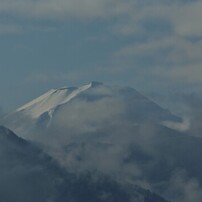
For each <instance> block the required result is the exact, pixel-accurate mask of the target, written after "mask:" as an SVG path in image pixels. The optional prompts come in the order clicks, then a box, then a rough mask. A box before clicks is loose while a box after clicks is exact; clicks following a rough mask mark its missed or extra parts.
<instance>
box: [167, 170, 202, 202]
mask: <svg viewBox="0 0 202 202" xmlns="http://www.w3.org/2000/svg"><path fill="white" fill-rule="evenodd" d="M169 183H170V186H169V187H168V190H167V194H168V195H169V196H173V198H171V200H173V201H178V202H190V201H195V202H200V201H201V197H202V187H201V185H200V183H199V182H198V181H197V180H196V179H194V178H189V177H187V175H186V172H184V171H182V170H181V171H177V172H176V173H175V174H173V176H172V178H171V179H170V182H169Z"/></svg>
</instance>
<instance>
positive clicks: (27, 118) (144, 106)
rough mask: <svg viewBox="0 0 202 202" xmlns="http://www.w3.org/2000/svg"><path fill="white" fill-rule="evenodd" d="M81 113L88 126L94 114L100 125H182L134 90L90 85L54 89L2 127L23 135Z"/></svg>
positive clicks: (74, 117) (71, 118) (20, 111)
mask: <svg viewBox="0 0 202 202" xmlns="http://www.w3.org/2000/svg"><path fill="white" fill-rule="evenodd" d="M99 109H102V110H103V111H102V112H101V111H99ZM65 111H66V113H65ZM82 112H83V113H85V116H88V119H89V122H92V120H91V119H93V117H94V115H95V114H94V113H97V114H100V117H99V118H100V119H101V121H103V120H104V119H105V118H107V117H109V116H110V118H112V119H117V118H118V117H121V118H123V117H124V118H125V119H127V120H130V121H133V122H136V123H142V122H146V121H153V122H163V121H180V118H178V117H176V116H174V115H172V114H171V113H170V112H169V111H168V110H165V109H163V108H161V107H160V106H158V105H157V104H156V103H154V102H152V101H151V100H149V99H148V98H146V97H145V96H143V95H142V94H140V93H139V92H137V91H136V90H135V89H133V88H130V87H118V86H107V85H104V84H102V83H99V82H91V83H89V84H87V85H84V86H81V87H63V88H59V89H52V90H50V91H48V92H47V93H45V94H43V95H41V96H40V97H38V98H36V99H34V100H33V101H31V102H29V103H27V104H25V105H23V106H22V107H20V108H18V109H17V110H15V111H14V112H12V113H11V114H9V115H8V116H6V117H5V118H4V119H3V120H2V123H3V124H4V125H6V126H8V127H9V128H11V129H13V130H15V131H17V132H19V133H20V134H22V135H24V134H26V133H27V131H33V130H34V129H37V130H38V129H39V128H47V127H50V125H53V124H55V119H57V118H55V117H58V114H59V115H61V114H62V115H64V116H65V118H67V117H68V119H69V120H68V121H69V122H74V121H77V120H78V119H77V116H83V115H82ZM23 137H25V138H29V137H27V136H26V135H25V136H23Z"/></svg>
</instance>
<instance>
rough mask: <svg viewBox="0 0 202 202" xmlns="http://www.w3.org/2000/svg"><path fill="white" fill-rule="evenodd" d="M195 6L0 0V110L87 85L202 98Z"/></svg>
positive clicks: (201, 4) (201, 34)
mask: <svg viewBox="0 0 202 202" xmlns="http://www.w3.org/2000/svg"><path fill="white" fill-rule="evenodd" d="M201 8H202V1H201V0H192V1H188V0H173V1H168V0H161V1H160V0H154V1H152V2H151V1H149V0H133V1H132V0H125V1H124V2H123V1H121V0H66V1H65V0H57V1H54V0H49V1H47V0H38V1H33V0H10V1H8V0H1V1H0V72H1V73H0V93H1V99H0V106H2V107H3V108H4V109H5V110H6V111H9V110H12V109H14V108H16V107H17V106H20V105H21V104H24V103H25V102H27V101H29V100H30V99H32V98H34V97H36V96H38V95H40V94H41V93H43V92H45V91H46V90H48V89H49V88H57V87H60V86H64V85H66V86H72V85H82V84H85V83H88V82H90V81H92V80H98V81H102V82H104V83H107V84H118V85H130V86H132V87H134V88H136V89H137V90H140V91H143V92H146V93H148V94H149V93H150V92H151V93H160V94H161V93H164V94H169V93H171V92H172V93H173V92H197V93H201V92H202V56H201V55H202V23H201V19H202V12H201Z"/></svg>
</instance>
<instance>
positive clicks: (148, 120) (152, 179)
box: [2, 82, 202, 202]
mask: <svg viewBox="0 0 202 202" xmlns="http://www.w3.org/2000/svg"><path fill="white" fill-rule="evenodd" d="M180 121H181V119H180V118H179V117H177V116H175V115H173V114H172V113H170V112H169V111H168V110H165V109H163V108H161V107H160V106H158V104H156V103H154V102H152V101H151V100H149V99H148V98H146V97H145V96H143V95H141V94H140V93H138V92H137V91H136V90H134V89H132V88H129V87H117V86H106V85H104V84H102V83H98V82H91V83H90V84H87V85H84V86H81V87H70V88H68V87H63V88H60V89H53V90H50V91H49V92H47V93H45V94H44V95H42V96H40V97H39V98H36V99H35V100H33V101H31V102H29V103H28V104H25V105H23V106H22V107H20V108H18V109H17V110H15V111H14V112H13V113H11V114H9V115H7V116H6V117H4V119H3V120H2V122H4V124H5V125H7V126H9V127H10V128H12V129H13V130H15V131H18V133H19V134H20V136H21V137H23V138H25V139H27V140H29V141H32V142H35V143H36V144H37V145H38V146H39V147H41V148H42V149H43V150H44V151H45V152H47V153H48V154H49V155H50V156H52V158H54V159H55V160H57V161H58V162H59V163H60V165H61V166H63V167H64V168H65V169H66V170H67V171H71V172H73V173H77V174H78V173H79V174H84V173H86V172H90V173H94V172H95V171H96V172H98V173H102V174H103V175H106V176H110V178H112V179H113V180H115V181H116V182H117V181H118V182H121V183H122V184H127V183H132V184H133V185H139V186H141V187H143V188H146V189H149V190H151V191H154V192H156V193H158V194H160V195H162V196H164V197H165V198H167V199H169V200H172V201H177V202H192V201H194V202H200V199H201V197H202V196H201V195H202V194H201V193H202V192H201V191H202V188H201V185H202V175H201V170H202V165H201V162H202V157H201V153H202V140H201V138H196V137H192V136H191V134H189V135H188V134H185V133H181V132H179V131H175V130H173V129H170V128H167V127H166V126H164V124H162V123H164V122H172V123H176V124H178V123H180Z"/></svg>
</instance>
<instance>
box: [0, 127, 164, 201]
mask: <svg viewBox="0 0 202 202" xmlns="http://www.w3.org/2000/svg"><path fill="white" fill-rule="evenodd" d="M0 162H1V172H0V200H1V201H2V202H3V201H5V202H22V201H26V202H36V201H39V202H89V201H92V202H93V201H97V202H122V201H126V202H157V201H158V202H166V201H165V200H164V199H163V198H161V197H159V196H157V195H156V194H154V193H151V192H149V191H147V190H144V189H142V188H140V187H138V186H133V185H130V184H128V185H123V184H120V183H118V182H116V181H114V180H112V179H111V178H110V177H107V176H104V175H101V174H96V173H94V174H93V175H92V174H90V173H88V174H85V175H80V176H79V175H74V174H72V173H71V174H70V173H68V172H67V171H64V169H62V168H60V167H59V165H58V164H57V163H56V162H55V161H53V160H52V158H51V157H49V156H48V155H47V154H45V153H44V152H43V151H42V150H40V149H39V148H37V147H36V146H34V145H32V144H31V143H28V142H27V141H25V140H23V139H21V138H19V137H17V136H16V135H15V134H14V133H13V132H12V131H10V130H9V129H6V128H4V127H2V126H0Z"/></svg>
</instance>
